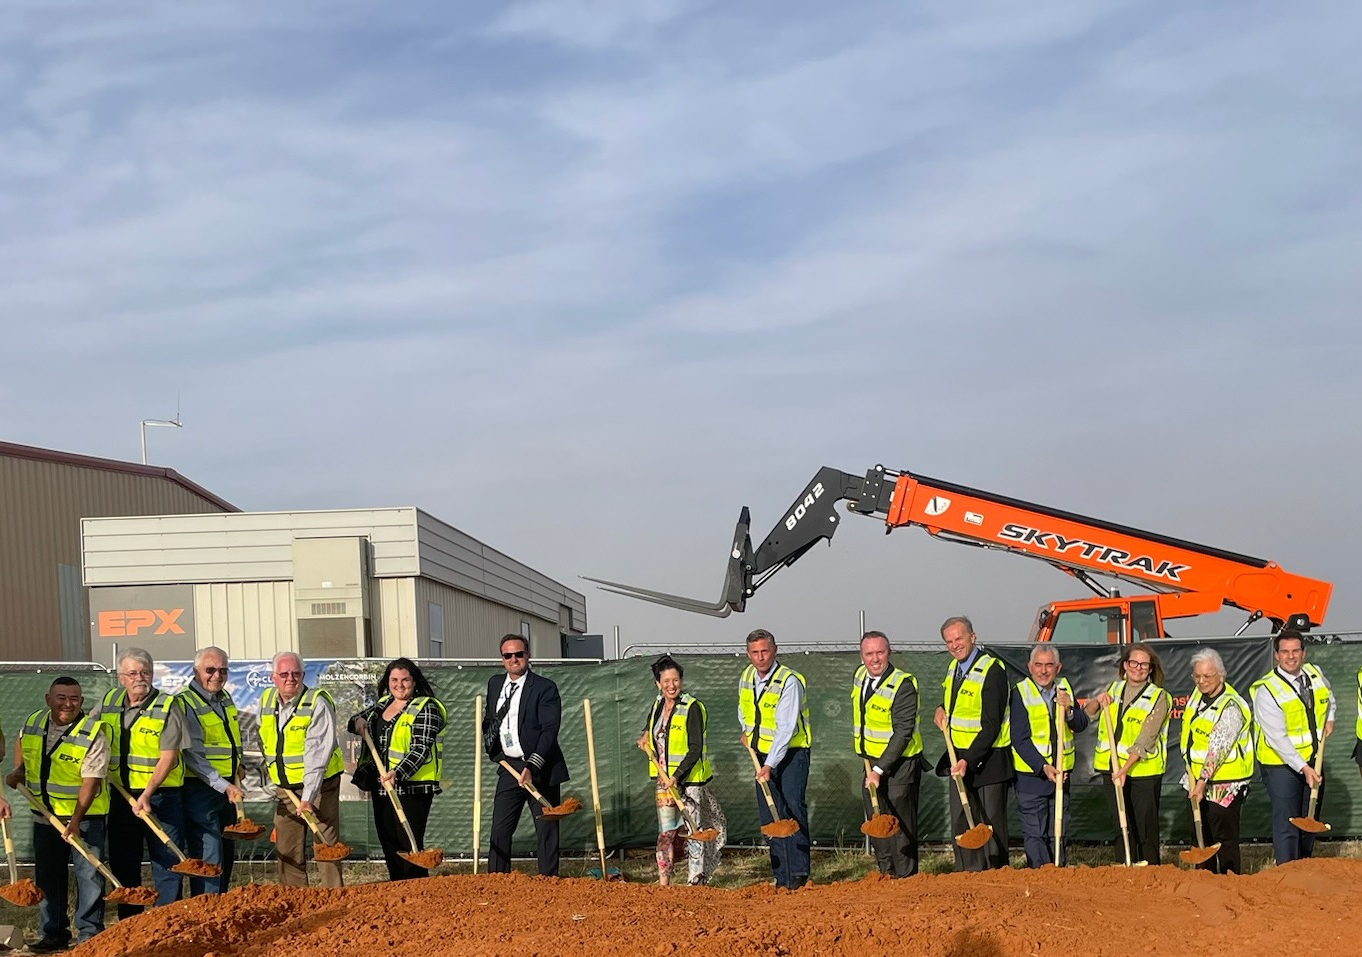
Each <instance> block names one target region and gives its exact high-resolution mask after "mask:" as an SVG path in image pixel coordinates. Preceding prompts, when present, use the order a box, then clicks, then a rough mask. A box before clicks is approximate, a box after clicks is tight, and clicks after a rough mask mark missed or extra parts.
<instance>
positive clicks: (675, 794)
mask: <svg viewBox="0 0 1362 957" xmlns="http://www.w3.org/2000/svg"><path fill="white" fill-rule="evenodd" d="M643 740H644V741H645V742H647V743H646V744H644V746H643V753H644V754H646V755H648V760H649V761H651V762H653V767H655V768H657V773H658V774H661V773H662V763H661V762H660V761H659V760H658V757H657V754H656V753H654V751H653V740H652V738H650V737H649V736H648V735H646V734H645V735H644V736H643ZM667 797H669V798H671V799H672V800H673V801H675V802H676V807H677V809H678V810H680V811H681V818H682V820H684V821H685V822H686V827H687V828H689V829H690V832H691V833H692V834H694V833H695V832H696V831H698V830H700V827H699V825H697V824H696V823H695V821H693V820H692V819H691V816H690V813H689V812H688V811H687V810H686V802H685V801H683V800H682V799H681V792H680V791H679V790H677V788H675V787H669V788H667Z"/></svg>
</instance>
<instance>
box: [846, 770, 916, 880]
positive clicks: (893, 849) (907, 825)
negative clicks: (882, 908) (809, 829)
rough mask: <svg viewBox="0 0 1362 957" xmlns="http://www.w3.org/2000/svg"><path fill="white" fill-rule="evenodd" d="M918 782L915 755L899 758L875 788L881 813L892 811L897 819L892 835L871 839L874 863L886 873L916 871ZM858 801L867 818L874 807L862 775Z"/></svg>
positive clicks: (896, 874)
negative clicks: (859, 799) (890, 771)
mask: <svg viewBox="0 0 1362 957" xmlns="http://www.w3.org/2000/svg"><path fill="white" fill-rule="evenodd" d="M871 763H872V764H873V763H874V762H873V761H872V762H871ZM921 783H922V762H921V761H920V760H919V759H918V757H917V756H916V755H914V756H913V757H911V758H904V759H903V760H902V761H901V762H899V766H898V767H897V768H895V769H894V773H893V774H885V775H881V776H880V786H879V787H878V788H876V790H875V796H876V797H878V798H879V801H880V813H882V814H892V815H893V816H894V817H895V818H896V819H897V820H898V822H899V830H898V833H897V834H895V835H894V836H893V837H882V838H880V837H876V838H871V839H870V843H871V845H872V846H873V847H874V848H875V865H876V867H878V868H879V871H880V873H881V874H884V875H886V876H888V877H912V876H913V875H914V874H916V873H917V863H918V861H917V800H918V789H919V786H920V785H921ZM861 803H862V805H863V806H864V808H865V816H866V817H867V818H869V817H870V815H871V814H873V813H874V809H873V808H872V807H871V805H870V791H869V790H868V789H867V788H866V787H865V781H864V779H862V781H861Z"/></svg>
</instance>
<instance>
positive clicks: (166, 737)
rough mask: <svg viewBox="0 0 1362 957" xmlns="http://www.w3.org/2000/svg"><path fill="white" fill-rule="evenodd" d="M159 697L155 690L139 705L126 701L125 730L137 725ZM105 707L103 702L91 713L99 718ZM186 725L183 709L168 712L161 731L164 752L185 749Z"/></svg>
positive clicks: (124, 707) (123, 720) (187, 737)
mask: <svg viewBox="0 0 1362 957" xmlns="http://www.w3.org/2000/svg"><path fill="white" fill-rule="evenodd" d="M159 694H165V692H164V691H161V692H159ZM157 697H158V691H157V689H155V688H153V689H152V690H151V694H149V695H147V696H146V697H145V698H143V699H142V700H141V701H139V702H137V704H133V703H132V701H131V699H129V700H128V701H125V702H124V704H123V716H122V722H123V730H124V731H126V730H128V729H129V728H131V727H132V726H133V725H134V724H136V723H137V719H138V718H140V717H142V712H143V711H145V710H146V709H147V706H148V705H150V704H151V703H152V702H153V701H155V700H156V698H157ZM103 707H104V704H103V702H100V703H99V704H98V705H96V706H95V708H94V710H93V711H91V712H90V713H91V714H93V715H94V716H95V717H99V716H100V714H102V713H103ZM186 725H187V722H186V721H185V719H184V709H183V708H177V707H172V708H170V709H169V710H167V711H166V725H165V727H164V728H163V729H162V730H161V750H162V751H179V750H181V749H182V748H184V747H185V742H187V741H188V740H189V730H188V728H187V727H186Z"/></svg>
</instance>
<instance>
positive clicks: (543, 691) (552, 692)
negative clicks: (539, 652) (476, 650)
mask: <svg viewBox="0 0 1362 957" xmlns="http://www.w3.org/2000/svg"><path fill="white" fill-rule="evenodd" d="M505 687H506V675H505V673H504V672H503V673H502V674H499V675H493V676H492V677H491V679H490V680H489V681H488V682H487V707H486V708H484V709H483V715H482V738H483V742H484V746H486V745H488V744H490V745H492V746H491V747H490V748H488V750H487V756H488V757H489V758H491V759H492V760H493V761H496V760H498V759H499V758H501V757H502V756H503V755H502V753H501V738H500V735H498V734H497V733H496V729H495V728H494V727H493V726H492V722H493V720H494V719H495V718H496V710H497V705H498V703H499V702H500V701H501V692H502V689H503V688H505ZM517 694H520V695H523V696H524V697H522V698H521V701H520V723H519V724H518V725H517V731H518V733H519V735H520V747H521V749H522V750H523V751H524V752H525V763H526V764H528V765H529V766H530V777H531V778H533V779H534V781H535V782H536V783H537V784H562V783H563V782H564V781H566V780H567V779H568V766H567V762H566V761H565V760H563V752H562V750H561V749H560V748H559V747H558V726H559V725H560V724H561V723H562V720H563V702H562V699H561V698H560V697H559V696H558V686H557V685H556V684H554V683H553V682H552V681H551V680H549V679H548V678H545V677H544V676H543V675H541V674H538V673H536V672H535V671H534V670H533V669H531V670H530V671H529V672H527V673H526V675H525V686H524V687H523V688H521V690H520V691H518V692H517ZM508 760H509V761H510V762H511V763H512V764H515V763H516V761H515V759H514V758H510V759H508Z"/></svg>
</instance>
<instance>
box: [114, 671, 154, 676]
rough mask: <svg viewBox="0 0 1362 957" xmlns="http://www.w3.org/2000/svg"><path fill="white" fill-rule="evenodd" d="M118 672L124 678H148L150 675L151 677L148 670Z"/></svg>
mask: <svg viewBox="0 0 1362 957" xmlns="http://www.w3.org/2000/svg"><path fill="white" fill-rule="evenodd" d="M119 674H121V675H122V676H123V677H124V678H150V677H151V672H150V671H120V672H119Z"/></svg>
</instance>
